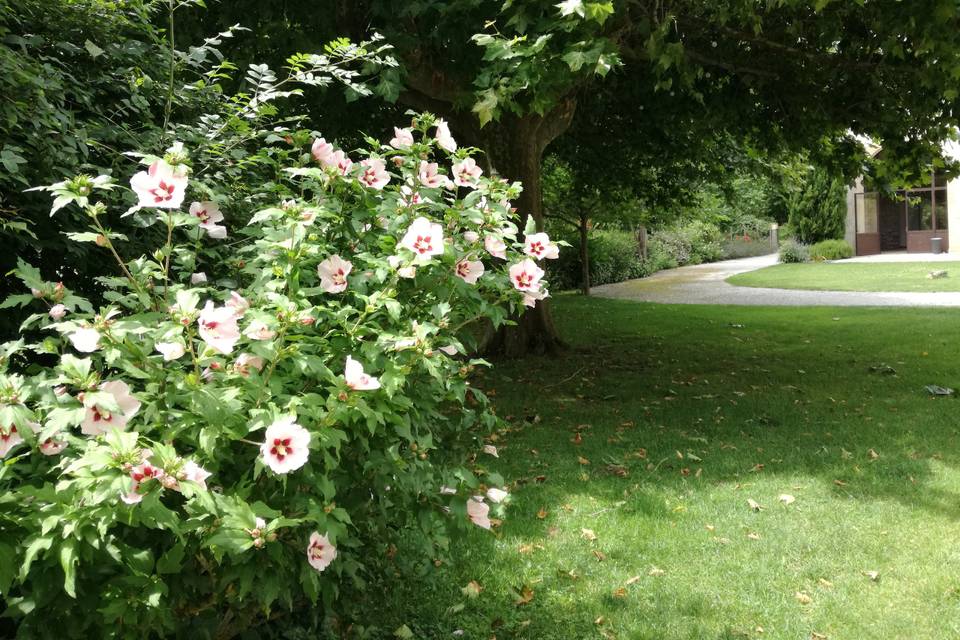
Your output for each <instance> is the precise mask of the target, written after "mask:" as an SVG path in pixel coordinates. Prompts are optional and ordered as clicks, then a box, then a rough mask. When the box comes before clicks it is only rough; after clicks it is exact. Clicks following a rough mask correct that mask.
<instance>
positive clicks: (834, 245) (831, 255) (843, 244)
mask: <svg viewBox="0 0 960 640" xmlns="http://www.w3.org/2000/svg"><path fill="white" fill-rule="evenodd" d="M852 257H853V247H851V246H850V243H849V242H847V241H846V240H823V241H822V242H818V243H817V244H815V245H811V247H810V258H811V259H812V260H843V259H844V258H852Z"/></svg>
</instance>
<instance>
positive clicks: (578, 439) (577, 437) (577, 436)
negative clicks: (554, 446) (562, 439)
mask: <svg viewBox="0 0 960 640" xmlns="http://www.w3.org/2000/svg"><path fill="white" fill-rule="evenodd" d="M570 442H572V443H573V444H580V443H582V442H583V436H581V435H580V432H579V431H577V432H576V433H575V434H573V437H572V438H570Z"/></svg>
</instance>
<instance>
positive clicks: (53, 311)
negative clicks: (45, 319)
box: [48, 304, 67, 320]
mask: <svg viewBox="0 0 960 640" xmlns="http://www.w3.org/2000/svg"><path fill="white" fill-rule="evenodd" d="M48 313H49V315H50V318H51V319H53V320H62V319H63V316H65V315H67V308H66V307H65V306H63V305H62V304H55V305H53V306H52V307H50V311H48Z"/></svg>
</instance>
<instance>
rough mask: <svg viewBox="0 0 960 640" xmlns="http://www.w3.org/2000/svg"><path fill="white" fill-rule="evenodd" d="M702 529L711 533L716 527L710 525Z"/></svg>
mask: <svg viewBox="0 0 960 640" xmlns="http://www.w3.org/2000/svg"><path fill="white" fill-rule="evenodd" d="M704 528H705V529H706V530H707V531H710V532H713V531H714V530H715V529H716V527H715V526H713V525H712V524H708V525H705V526H704Z"/></svg>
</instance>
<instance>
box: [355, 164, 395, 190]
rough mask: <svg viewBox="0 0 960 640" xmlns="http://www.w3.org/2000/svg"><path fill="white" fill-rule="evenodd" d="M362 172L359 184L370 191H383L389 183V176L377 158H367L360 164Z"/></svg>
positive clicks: (384, 166)
mask: <svg viewBox="0 0 960 640" xmlns="http://www.w3.org/2000/svg"><path fill="white" fill-rule="evenodd" d="M360 166H361V167H363V172H362V173H361V174H360V182H362V183H363V184H365V185H366V186H368V187H370V188H371V189H378V190H379V189H383V188H384V187H385V186H386V185H387V183H388V182H390V174H389V173H387V167H386V165H385V164H383V160H380V159H378V158H368V159H366V160H363V161H362V162H361V163H360Z"/></svg>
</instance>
